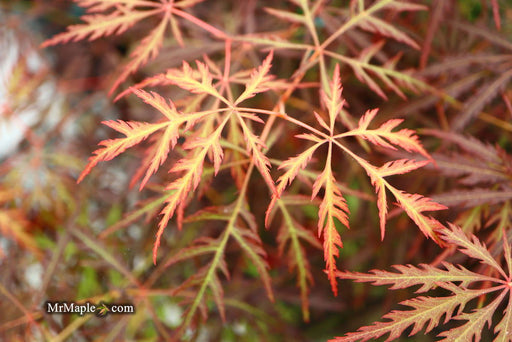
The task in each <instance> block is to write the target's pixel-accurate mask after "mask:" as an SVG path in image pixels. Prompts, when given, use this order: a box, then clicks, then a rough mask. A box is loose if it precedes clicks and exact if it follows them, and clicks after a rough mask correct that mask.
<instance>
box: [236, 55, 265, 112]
mask: <svg viewBox="0 0 512 342" xmlns="http://www.w3.org/2000/svg"><path fill="white" fill-rule="evenodd" d="M273 55H274V54H273V52H271V53H269V54H268V56H267V58H265V60H264V61H263V63H262V64H261V65H260V66H259V67H258V69H255V70H253V72H252V73H251V78H250V81H249V82H247V84H246V85H245V90H244V92H243V93H242V94H240V96H238V98H237V99H236V101H235V105H238V104H239V103H241V102H243V101H245V100H247V99H248V98H251V97H253V96H254V95H256V94H258V93H262V92H264V91H267V90H268V89H269V82H270V81H271V80H272V79H273V78H274V76H273V75H270V74H269V72H270V68H271V66H272V64H271V62H272V57H273Z"/></svg>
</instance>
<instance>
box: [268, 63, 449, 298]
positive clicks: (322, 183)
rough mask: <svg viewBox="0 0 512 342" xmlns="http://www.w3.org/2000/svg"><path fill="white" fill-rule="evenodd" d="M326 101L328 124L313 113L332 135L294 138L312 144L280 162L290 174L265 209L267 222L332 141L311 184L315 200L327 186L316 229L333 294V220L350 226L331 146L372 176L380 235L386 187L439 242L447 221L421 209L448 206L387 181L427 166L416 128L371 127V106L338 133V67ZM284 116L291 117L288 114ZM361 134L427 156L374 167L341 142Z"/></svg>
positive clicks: (338, 242) (395, 121) (396, 122)
mask: <svg viewBox="0 0 512 342" xmlns="http://www.w3.org/2000/svg"><path fill="white" fill-rule="evenodd" d="M321 100H322V104H323V105H324V107H325V108H326V109H327V111H328V116H329V120H328V122H326V121H324V119H323V118H322V117H321V116H320V114H318V113H314V116H315V118H316V120H317V122H318V124H319V125H320V126H321V127H322V128H323V129H324V130H325V131H327V132H328V133H327V134H326V133H323V132H320V131H318V130H316V129H313V128H311V129H309V130H310V132H312V133H304V134H299V135H297V136H296V137H297V138H300V139H304V140H307V141H310V142H313V143H314V144H313V145H312V146H310V147H309V148H307V149H306V150H305V151H303V152H302V153H300V154H298V155H297V156H295V157H292V158H289V159H288V160H286V161H284V162H282V163H281V165H280V169H282V168H284V169H287V170H286V172H285V173H284V174H283V175H281V176H280V177H279V179H278V185H277V188H276V190H277V193H276V194H275V195H274V196H273V197H272V201H271V203H270V205H269V207H268V209H267V215H266V224H267V225H268V223H269V217H270V215H271V214H272V212H273V208H274V206H275V204H276V202H277V200H278V199H279V197H280V196H281V195H282V193H283V191H284V190H285V188H286V187H287V186H288V185H289V184H291V182H292V181H293V180H294V179H295V177H296V176H297V174H298V173H299V172H301V171H302V170H304V169H305V168H306V167H307V165H308V164H309V163H310V161H311V159H312V157H313V154H314V153H315V151H317V150H318V148H319V147H320V146H321V145H323V144H326V145H328V154H327V159H326V163H325V167H324V169H323V171H322V172H321V173H320V174H319V175H318V176H317V178H316V180H315V182H314V184H313V186H312V198H314V197H316V196H317V195H318V193H319V192H320V189H324V194H323V198H322V201H321V204H320V210H319V219H318V233H319V235H323V240H324V258H325V261H326V265H327V267H326V268H327V274H328V278H329V280H330V282H331V287H332V289H333V292H334V293H335V294H336V291H337V290H336V279H335V277H334V274H335V271H336V259H335V258H336V257H337V256H338V255H339V250H338V248H339V247H342V242H341V237H340V235H339V233H338V231H337V229H336V225H335V220H334V218H336V219H337V220H339V221H340V223H342V224H343V225H345V226H347V227H348V216H347V215H348V207H347V205H346V202H345V199H344V198H343V196H342V194H341V191H340V189H339V187H338V186H337V185H336V180H335V176H334V171H333V169H332V164H331V163H332V153H333V152H332V147H333V146H338V147H339V148H340V149H341V150H342V151H344V152H346V153H347V154H348V155H350V156H351V157H352V158H354V159H355V160H356V161H357V162H358V163H359V164H360V165H361V166H362V167H363V168H364V169H365V170H366V172H367V174H368V176H369V177H370V179H371V182H372V185H373V186H374V187H375V192H376V193H377V206H378V209H379V219H380V230H381V236H382V238H383V237H384V233H385V223H386V217H387V213H388V208H387V198H386V191H390V192H391V193H392V194H393V195H394V197H395V198H396V199H397V201H398V203H399V205H400V207H402V208H403V209H404V210H405V212H406V213H407V215H408V216H409V217H410V218H411V219H412V220H413V221H414V222H415V223H416V225H417V226H418V227H419V228H420V229H421V230H422V232H423V233H424V234H425V235H426V236H427V237H429V238H432V239H434V240H435V241H436V242H438V243H442V241H441V240H440V239H439V237H438V236H437V234H436V230H438V229H441V228H442V227H443V225H442V224H441V223H440V222H438V221H437V220H435V219H434V218H431V217H427V216H425V215H424V214H423V213H424V212H427V211H437V210H443V209H446V207H445V206H443V205H441V204H438V203H435V202H433V201H432V200H430V199H429V198H426V197H423V196H421V195H419V194H408V193H406V192H404V191H401V190H398V189H396V188H395V187H393V186H392V185H390V184H389V183H388V181H387V180H386V179H385V178H386V177H388V176H391V175H399V174H404V173H408V172H411V171H414V170H416V169H418V168H421V167H423V166H425V165H426V164H427V163H429V162H430V159H431V157H430V155H429V154H428V153H427V151H426V150H425V149H424V148H423V146H422V145H421V143H420V141H419V139H418V136H417V135H416V134H415V133H414V131H412V130H409V129H401V130H398V131H394V129H395V128H396V127H397V126H398V125H399V124H400V123H401V122H402V120H399V119H392V120H389V121H386V122H384V123H383V124H381V125H380V126H379V127H378V128H376V129H370V128H369V125H370V123H371V121H372V120H373V119H374V118H375V116H376V114H377V112H378V110H377V109H374V110H369V111H367V112H366V113H365V115H363V116H362V117H361V119H360V120H359V124H358V126H357V127H355V128H354V129H351V130H349V131H348V132H345V133H340V134H336V133H335V129H336V119H337V118H338V117H340V115H341V112H342V110H343V107H344V100H343V99H342V87H341V82H340V74H339V67H338V66H336V67H335V71H334V75H333V80H332V82H330V84H329V87H328V88H327V90H326V91H322V92H321ZM284 118H287V117H286V116H284ZM350 136H355V137H361V138H363V139H366V140H368V141H370V142H372V143H373V144H375V145H378V146H381V147H384V148H387V149H392V150H396V149H397V148H398V147H401V148H403V149H405V150H406V151H408V152H416V153H420V154H422V155H423V156H425V157H427V158H428V159H429V160H424V161H415V160H412V159H400V160H395V161H390V162H387V163H385V164H384V165H383V166H381V167H375V166H373V165H371V164H370V163H368V162H367V161H366V160H365V159H363V158H361V157H359V156H358V155H356V154H355V153H354V152H352V150H351V149H349V148H348V147H346V146H345V145H344V144H343V143H342V142H341V141H342V138H345V137H350Z"/></svg>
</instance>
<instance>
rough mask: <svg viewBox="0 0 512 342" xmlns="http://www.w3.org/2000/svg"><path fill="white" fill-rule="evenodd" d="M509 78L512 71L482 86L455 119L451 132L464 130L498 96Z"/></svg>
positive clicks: (511, 75) (511, 76)
mask: <svg viewBox="0 0 512 342" xmlns="http://www.w3.org/2000/svg"><path fill="white" fill-rule="evenodd" d="M511 78H512V70H508V71H507V72H504V73H502V74H501V75H498V76H497V77H496V78H495V79H494V80H493V81H492V82H489V83H488V84H485V85H484V86H482V87H481V88H480V91H479V92H478V93H477V94H475V96H473V97H472V99H471V100H470V101H468V102H466V104H465V105H464V108H463V109H462V113H460V115H458V116H457V117H455V120H454V121H453V123H452V128H453V130H455V131H461V130H462V129H464V127H466V125H467V124H468V123H470V122H471V121H472V120H473V119H474V118H475V117H476V115H478V114H479V113H480V111H481V110H482V109H483V108H484V106H485V105H486V104H487V103H489V102H490V101H491V100H492V99H493V98H495V97H496V96H497V95H498V94H499V92H500V91H501V90H502V89H503V88H504V87H505V86H506V85H507V84H508V83H509V81H510V79H511Z"/></svg>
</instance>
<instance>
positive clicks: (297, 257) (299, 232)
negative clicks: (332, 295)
mask: <svg viewBox="0 0 512 342" xmlns="http://www.w3.org/2000/svg"><path fill="white" fill-rule="evenodd" d="M277 203H278V207H279V209H280V210H281V213H282V214H283V222H282V224H281V228H280V229H279V233H278V235H277V242H278V250H279V255H280V256H282V255H283V254H284V252H285V249H286V247H287V246H288V253H287V254H288V258H287V260H289V264H288V265H289V268H290V269H296V271H297V286H298V287H299V288H300V297H301V302H302V315H303V317H304V320H305V321H306V322H307V321H309V299H308V294H309V285H311V284H313V276H312V275H311V270H310V264H309V261H308V258H307V255H306V251H305V250H304V247H303V246H302V243H301V241H307V242H308V243H309V244H310V245H312V246H314V247H316V248H318V249H322V245H321V243H320V241H319V240H318V239H317V238H316V237H315V236H314V234H313V233H312V232H311V231H310V230H308V229H306V228H304V227H302V226H301V225H300V224H299V223H298V222H296V221H295V220H294V219H293V218H292V216H291V214H290V212H289V210H288V208H287V206H286V204H287V203H286V202H285V201H283V200H281V199H279V200H277Z"/></svg>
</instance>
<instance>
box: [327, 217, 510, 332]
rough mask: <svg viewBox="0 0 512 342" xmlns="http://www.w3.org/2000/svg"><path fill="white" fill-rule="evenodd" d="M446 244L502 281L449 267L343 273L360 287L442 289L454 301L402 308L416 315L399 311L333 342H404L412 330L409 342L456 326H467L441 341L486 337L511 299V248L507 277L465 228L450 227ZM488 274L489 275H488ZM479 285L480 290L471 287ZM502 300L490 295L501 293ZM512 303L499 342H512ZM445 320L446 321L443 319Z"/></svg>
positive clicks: (415, 302)
mask: <svg viewBox="0 0 512 342" xmlns="http://www.w3.org/2000/svg"><path fill="white" fill-rule="evenodd" d="M440 233H441V238H442V239H443V240H444V241H445V242H446V243H449V244H453V245H455V246H456V247H457V248H458V249H459V250H460V251H461V252H463V253H465V254H466V255H468V256H470V257H472V258H476V259H478V260H480V261H481V262H483V263H485V264H486V265H488V266H490V267H491V268H493V269H494V270H496V272H495V274H496V276H490V275H484V274H479V273H475V272H472V271H469V270H467V269H466V268H464V267H463V266H460V265H453V264H450V263H447V262H443V266H444V268H445V270H443V269H439V268H437V267H433V266H429V265H424V264H423V265H420V267H415V266H412V265H406V266H405V265H397V266H394V267H395V269H396V270H397V271H398V273H397V272H387V271H380V270H372V271H370V273H368V274H363V273H358V272H356V273H351V272H338V277H340V278H342V279H353V280H355V281H357V282H371V283H373V285H391V289H402V288H407V287H411V286H418V285H419V286H420V288H419V289H418V290H417V291H416V292H417V293H424V292H427V291H429V290H432V289H434V288H436V287H442V288H443V289H445V290H448V291H449V292H451V295H449V296H440V297H425V296H420V297H416V298H413V299H409V300H406V301H403V302H401V303H400V304H401V305H405V306H408V307H410V308H412V310H394V311H392V312H390V313H388V314H386V315H384V316H383V319H385V321H381V322H376V323H374V324H373V325H369V326H366V327H362V328H360V329H359V330H358V331H357V332H353V333H348V334H346V335H345V336H343V337H337V338H335V339H333V340H332V341H368V340H371V339H374V338H378V337H381V336H386V335H387V338H386V341H391V340H394V339H397V338H399V337H400V336H401V335H402V334H403V333H404V331H405V330H406V329H407V328H409V327H411V326H412V330H411V331H410V332H409V337H410V336H413V335H415V334H417V333H419V332H420V331H421V330H423V329H424V328H425V326H426V328H425V333H428V332H431V331H432V330H433V329H434V328H436V327H437V330H440V329H441V328H440V326H441V325H442V324H445V323H447V322H448V321H451V320H460V321H465V322H464V323H463V324H461V325H459V326H457V327H456V328H452V329H450V330H446V331H442V332H441V333H439V334H438V335H437V336H438V337H444V339H443V341H473V340H475V341H477V342H478V341H480V340H481V332H482V330H483V329H484V328H485V325H486V323H487V325H488V326H489V327H491V326H492V319H493V317H494V316H495V315H496V314H497V313H498V314H499V313H500V310H499V307H500V304H502V303H503V301H504V299H505V298H506V297H507V294H508V295H510V286H509V285H508V284H510V279H511V274H510V270H511V266H512V258H511V256H510V245H509V243H508V241H507V240H506V239H504V240H503V250H504V254H505V260H506V262H507V265H508V270H509V271H508V272H505V271H504V270H503V269H502V268H501V266H500V265H499V264H498V262H497V261H496V260H495V259H494V258H493V257H492V256H491V254H490V253H489V251H488V250H487V249H486V247H485V245H484V244H482V243H481V242H480V241H479V240H478V239H477V238H476V237H475V236H472V237H471V238H469V237H468V236H466V235H465V233H464V232H463V231H462V229H460V228H459V227H457V226H455V225H450V227H449V228H445V229H444V230H442V231H440ZM486 273H487V272H486ZM475 283H476V284H479V288H478V289H472V288H470V287H471V286H474V284H475ZM496 292H498V294H497V295H491V296H489V294H492V293H496ZM486 297H491V298H492V300H490V303H489V304H487V305H484V306H482V307H479V308H477V309H474V310H472V311H471V312H465V311H464V309H465V307H466V305H467V304H468V303H469V302H470V301H471V300H473V299H476V298H481V299H483V298H486ZM510 306H511V304H510V299H509V301H508V304H507V305H506V307H505V311H504V312H503V318H502V319H501V320H500V322H499V324H497V325H496V327H495V329H494V330H495V332H497V333H498V340H499V341H509V340H510V336H508V330H505V329H507V328H508V327H509V326H510V325H511V317H510V316H511V314H510ZM443 316H444V320H442V317H443Z"/></svg>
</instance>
